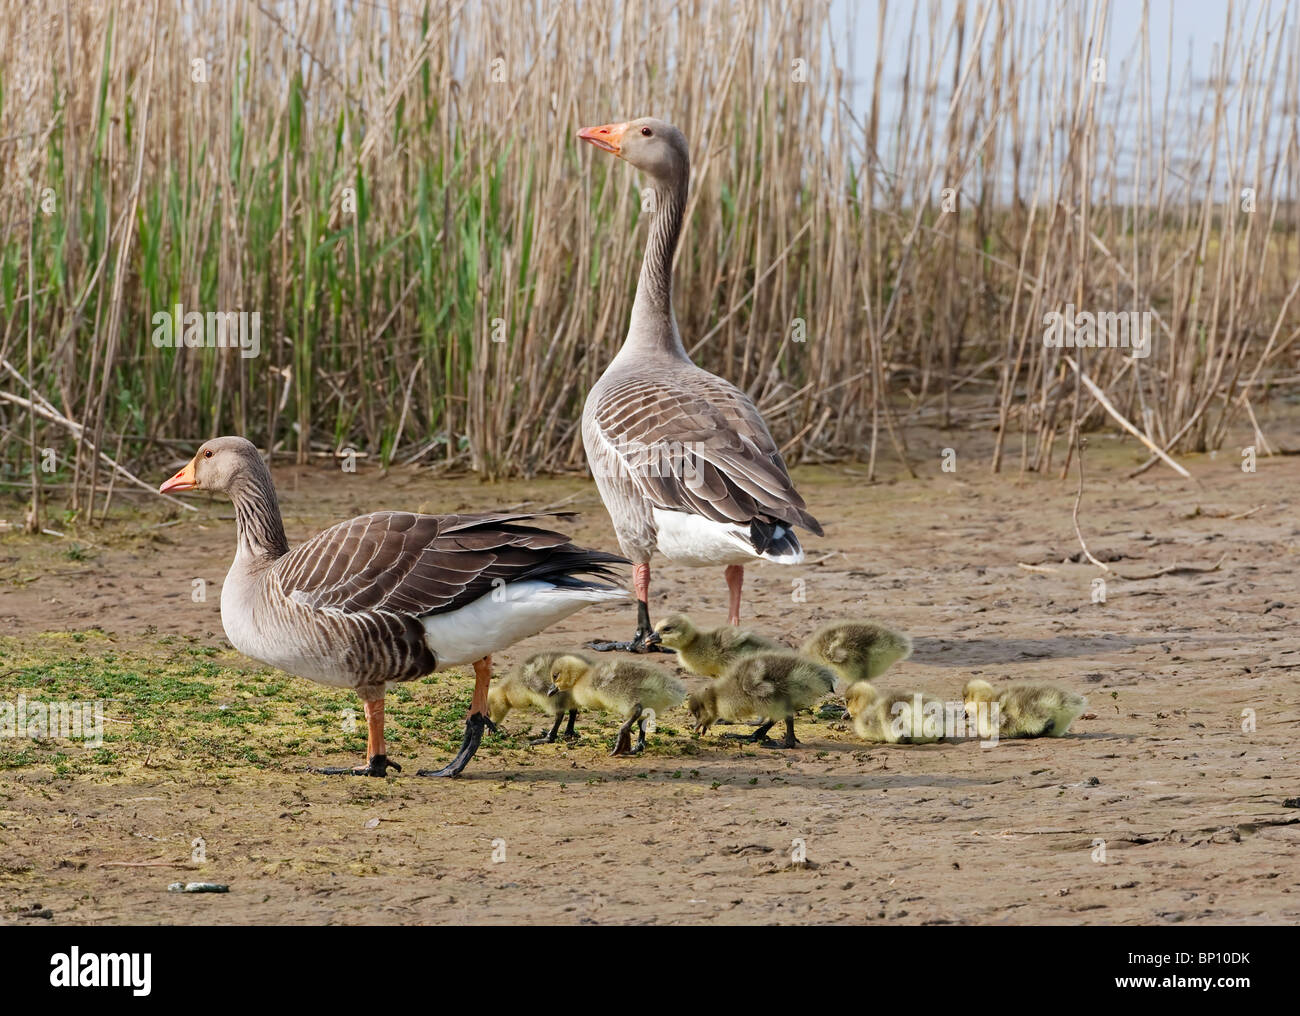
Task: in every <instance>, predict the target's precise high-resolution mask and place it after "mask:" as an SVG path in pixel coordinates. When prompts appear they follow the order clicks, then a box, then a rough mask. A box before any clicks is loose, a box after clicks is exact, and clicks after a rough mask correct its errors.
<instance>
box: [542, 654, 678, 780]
mask: <svg viewBox="0 0 1300 1016" xmlns="http://www.w3.org/2000/svg"><path fill="white" fill-rule="evenodd" d="M551 682H552V684H551V690H550V694H553V695H559V694H564V693H567V694H568V695H569V696H571V697H572V699H573V701H574V703H576V704H577V705H578V706H579V707H581V708H583V709H597V710H600V711H601V712H605V713H613V714H615V715H617V716H621V717H623V721H624V722H623V726H621V727H620V728H619V731H618V740H617V741H616V742H615V743H614V750H613V751H611V752H610V754H611V755H635V754H638V753H639V752H641V751H644V750H645V735H646V722H647V721H648V720H649V718H650V717H649V715H648V713H649V712H654V713H655V714H662V713H664V712H665V711H666V710H669V709H672V708H674V707H675V706H678V705H681V702H682V699H684V698H685V697H686V685H685V684H683V683H682V682H681V680H680V679H679V678H677V677H676V676H675V675H673V674H670V673H668V671H666V670H664V669H663V668H662V667H656V666H654V665H653V664H649V663H642V662H641V661H640V660H607V661H605V662H603V663H593V662H592V661H591V660H590V659H589V658H585V657H582V656H579V655H577V654H576V653H569V654H567V655H564V656H560V657H558V658H557V659H556V660H554V661H553V662H552V664H551ZM634 723H635V724H637V728H638V732H639V737H638V740H637V744H636V747H635V748H633V747H632V724H634Z"/></svg>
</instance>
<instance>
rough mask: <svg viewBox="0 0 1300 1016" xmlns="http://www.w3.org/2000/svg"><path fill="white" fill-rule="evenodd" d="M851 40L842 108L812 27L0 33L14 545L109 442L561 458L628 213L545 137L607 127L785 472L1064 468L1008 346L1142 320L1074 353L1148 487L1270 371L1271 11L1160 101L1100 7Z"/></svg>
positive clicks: (837, 78)
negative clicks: (1149, 473) (861, 79)
mask: <svg viewBox="0 0 1300 1016" xmlns="http://www.w3.org/2000/svg"><path fill="white" fill-rule="evenodd" d="M848 7H849V8H850V10H849V11H847V12H845V13H846V15H847V16H855V17H861V18H863V19H864V21H865V22H866V23H867V24H868V25H871V26H873V27H872V29H871V30H872V31H874V32H875V33H876V35H877V36H878V37H880V38H881V39H883V40H885V41H884V43H883V44H882V45H881V46H880V47H878V56H877V59H876V60H875V62H874V63H873V64H872V65H870V66H867V67H864V68H861V71H863V72H864V73H865V74H866V75H867V76H868V80H869V83H870V86H869V88H867V89H866V90H865V95H866V104H865V106H863V105H860V104H859V102H858V99H857V98H856V96H858V95H859V92H857V91H855V89H854V87H853V83H852V82H851V81H849V80H847V75H848V74H854V73H857V72H858V70H859V68H858V67H857V63H858V58H857V57H856V56H855V55H854V54H853V53H852V52H851V51H850V44H849V43H848V42H846V38H847V39H851V38H852V35H851V33H846V32H845V30H844V26H843V25H842V24H840V23H839V22H838V20H837V19H838V18H839V16H840V12H839V9H838V8H837V10H836V11H834V12H833V11H832V9H831V6H830V4H829V3H828V2H826V0H790V2H782V3H777V4H768V3H762V2H759V0H742V2H740V3H724V2H721V0H704V2H701V3H698V4H690V5H688V4H682V3H679V2H676V0H644V2H641V3H637V4H634V5H630V6H625V5H623V4H621V3H617V2H615V0H587V2H583V3H580V4H579V3H572V4H555V5H552V6H550V7H548V8H546V9H545V10H542V11H541V12H540V13H539V9H538V8H537V7H536V5H535V4H531V3H526V2H525V0H492V2H486V3H458V2H451V3H433V2H427V3H426V2H414V0H393V2H391V3H386V4H374V3H370V2H366V0H343V2H342V3H341V4H338V5H333V4H296V3H290V2H288V0H260V2H252V0H232V2H229V3H226V2H224V0H198V2H196V3H194V4H190V5H185V6H184V7H183V8H182V7H181V6H179V5H163V4H159V3H150V2H147V0H122V2H120V3H117V4H109V3H91V4H71V3H67V2H65V0H44V2H38V3H29V2H25V0H0V357H6V358H7V359H9V360H11V361H13V362H17V363H19V364H22V365H23V370H22V373H23V374H24V375H25V376H26V377H27V378H28V379H29V380H30V382H31V391H21V390H15V391H14V392H13V394H15V395H17V396H18V397H19V398H20V399H23V400H24V401H22V402H15V401H14V400H12V399H0V432H2V433H4V434H5V437H4V438H3V440H0V465H2V466H3V467H4V470H5V472H6V474H7V475H6V480H7V481H9V482H16V481H18V480H20V479H21V480H23V481H25V483H26V486H27V487H28V488H29V490H30V494H31V500H32V505H33V507H32V509H31V511H30V512H29V514H30V515H31V520H32V521H31V524H32V525H39V523H40V518H39V516H40V515H41V514H42V510H43V503H42V502H43V491H44V485H45V484H49V485H51V486H53V485H55V484H59V485H66V484H68V483H70V484H71V495H70V496H69V498H68V501H69V504H70V506H71V507H73V508H74V509H75V510H78V511H80V512H81V513H82V514H83V516H84V517H93V516H95V515H97V514H98V512H97V511H96V508H97V507H98V508H99V509H100V511H102V510H103V509H104V508H105V507H106V505H105V504H103V503H101V504H99V505H98V506H97V504H96V499H97V498H99V497H102V492H103V490H104V488H105V484H104V483H103V482H101V478H100V477H99V476H98V472H99V469H100V468H101V466H102V465H106V464H107V463H106V462H105V459H106V458H109V457H108V456H107V455H106V454H105V453H104V452H103V449H104V448H105V447H111V446H112V445H113V443H115V442H121V447H122V449H123V452H122V454H123V455H124V456H126V457H127V458H128V459H129V460H130V463H128V464H131V463H143V462H144V460H146V459H155V460H156V458H157V457H158V455H159V453H160V451H161V450H162V449H163V448H165V447H169V445H168V442H175V441H181V442H182V443H184V444H191V443H193V442H195V441H198V440H200V439H202V438H204V437H207V436H210V435H212V434H215V433H220V432H228V431H239V432H243V433H247V434H248V435H249V436H251V437H252V438H253V439H254V440H256V441H257V442H258V443H259V444H261V445H262V446H263V447H264V448H265V449H267V450H268V451H273V450H282V449H292V451H293V454H294V455H295V457H296V458H297V459H298V461H300V462H301V461H307V460H309V459H312V458H316V457H318V455H319V453H327V454H332V453H334V452H335V451H337V450H338V449H341V448H343V447H346V446H351V447H354V448H357V449H361V450H364V451H365V452H367V453H368V454H370V455H371V456H372V457H374V458H376V459H378V460H379V461H380V462H382V463H387V462H388V461H390V460H392V459H393V456H394V454H395V453H398V452H400V461H405V462H414V461H422V462H427V463H431V464H439V465H442V466H444V467H450V466H456V467H459V466H466V465H467V466H469V467H470V468H473V469H475V470H477V471H479V472H480V473H481V474H482V475H484V476H505V475H511V474H531V473H535V472H541V471H550V470H565V469H574V468H580V467H581V466H582V462H583V456H582V450H581V440H580V436H579V434H578V429H577V427H576V425H575V421H576V420H577V418H578V416H579V413H580V409H581V404H582V399H583V396H584V394H585V392H586V390H587V389H588V387H589V386H590V384H591V383H592V382H593V381H594V380H595V378H596V377H597V376H598V374H599V372H600V371H601V370H602V369H603V367H604V365H605V364H606V363H607V362H608V360H609V359H610V358H611V357H612V356H613V354H614V352H615V351H616V350H617V348H618V345H619V343H620V342H621V340H622V337H623V333H624V329H625V327H626V322H627V317H628V312H629V310H630V307H631V301H632V296H633V292H634V288H635V280H636V274H637V270H638V266H639V262H640V257H641V253H642V248H643V244H644V240H645V228H646V226H645V219H646V215H645V213H644V212H643V211H642V208H641V194H640V192H639V190H638V188H639V187H640V186H641V185H643V183H644V181H642V180H640V179H639V178H638V176H637V174H636V173H634V172H633V171H632V170H631V169H630V168H629V167H627V166H625V165H623V164H621V163H618V162H617V161H616V160H610V159H606V158H600V157H595V154H594V153H592V152H590V151H587V150H581V149H579V147H578V146H577V144H576V142H575V141H574V139H573V133H574V131H575V130H576V129H577V128H578V127H580V126H583V125H585V124H588V123H599V122H605V121H607V120H610V119H614V118H618V117H623V116H635V115H638V114H642V113H653V114H656V115H663V116H666V117H668V118H670V119H672V120H674V121H675V122H676V123H678V125H679V126H681V127H682V128H683V130H684V131H685V132H686V134H687V136H688V137H689V138H690V139H691V142H692V155H693V166H694V171H693V185H692V192H691V198H690V208H689V219H688V222H687V225H686V230H685V233H684V237H683V244H682V248H681V250H680V252H679V255H678V264H677V275H676V281H677V287H678V299H677V315H678V320H679V324H680V326H681V329H682V332H683V335H684V336H685V337H686V341H687V345H688V347H692V348H696V349H697V356H698V359H699V360H700V362H701V363H702V364H703V365H704V366H706V367H708V368H710V369H712V370H715V371H717V372H719V373H721V374H723V375H724V376H727V377H729V378H732V379H734V380H735V381H736V382H737V383H738V384H742V385H743V386H744V387H745V388H746V389H747V390H748V391H749V392H750V393H751V394H752V395H753V396H754V397H755V398H756V399H757V400H758V401H759V403H760V405H761V406H763V407H764V409H765V410H767V411H769V412H770V413H772V416H773V419H772V425H773V428H774V430H775V431H776V436H777V439H778V442H779V444H780V445H781V446H782V447H783V448H785V449H787V451H788V454H789V455H790V456H791V457H792V458H793V459H796V460H798V459H807V460H809V461H825V460H828V459H830V458H834V457H858V458H863V459H865V460H866V461H867V462H868V473H869V475H872V476H874V474H875V471H876V467H877V461H876V457H877V453H878V447H880V440H881V438H882V437H885V438H887V439H888V440H887V441H886V442H885V444H884V447H885V448H887V452H886V454H888V455H892V456H893V457H895V458H897V459H898V460H899V461H900V462H902V463H904V464H905V465H906V466H907V468H909V469H910V468H912V466H911V460H912V458H913V457H914V456H913V453H912V452H911V451H910V450H909V445H908V438H909V430H910V428H911V427H912V426H913V425H915V424H918V423H921V422H931V421H935V420H937V421H938V423H939V424H940V425H958V424H962V423H964V424H967V425H974V424H976V423H979V424H982V425H987V423H989V422H990V421H996V426H997V440H996V446H995V449H994V452H993V455H992V457H991V460H990V463H989V464H990V467H991V468H992V469H994V470H998V469H1001V468H1002V467H1003V465H1004V462H1005V461H1007V460H1010V461H1012V462H1018V468H1019V469H1021V470H1022V471H1023V470H1039V471H1046V470H1048V469H1050V468H1052V466H1053V464H1054V463H1053V459H1054V457H1057V458H1060V459H1061V461H1060V462H1057V463H1055V464H1056V465H1057V467H1058V468H1061V467H1062V466H1063V467H1064V468H1065V469H1068V468H1069V466H1070V463H1071V456H1072V454H1073V453H1072V450H1071V449H1072V447H1073V445H1074V442H1073V440H1071V435H1073V434H1075V433H1076V431H1082V432H1086V431H1087V430H1089V429H1092V428H1096V427H1100V426H1109V425H1110V421H1111V415H1110V413H1109V411H1108V410H1104V409H1103V408H1101V405H1100V404H1099V403H1098V401H1097V400H1095V399H1093V398H1092V397H1091V395H1090V392H1089V390H1088V389H1087V388H1086V386H1084V384H1083V383H1082V381H1081V379H1080V375H1079V374H1076V373H1075V372H1074V371H1072V370H1071V369H1070V368H1069V367H1068V365H1067V364H1066V362H1065V360H1064V359H1063V358H1062V355H1061V352H1060V351H1059V350H1055V349H1049V348H1046V347H1045V346H1044V344H1043V341H1042V339H1043V332H1044V316H1045V315H1046V314H1047V313H1049V312H1054V311H1060V310H1062V309H1063V308H1064V306H1065V305H1066V304H1067V303H1073V304H1074V305H1075V307H1076V308H1080V309H1089V310H1091V311H1094V312H1110V311H1116V312H1118V311H1130V310H1132V311H1150V312H1151V313H1152V315H1153V318H1154V320H1155V321H1156V322H1157V323H1158V330H1157V332H1156V335H1155V342H1154V349H1153V352H1152V356H1151V357H1150V359H1148V360H1144V361H1143V360H1134V359H1132V358H1131V357H1129V356H1127V355H1124V354H1123V353H1122V352H1121V351H1112V350H1096V349H1084V350H1078V351H1076V352H1075V357H1076V361H1077V362H1078V364H1079V367H1080V370H1081V371H1082V372H1084V373H1086V375H1087V377H1088V378H1089V379H1090V380H1091V381H1092V382H1093V383H1095V385H1096V386H1097V388H1098V389H1099V390H1100V391H1101V392H1103V393H1105V397H1106V399H1107V400H1108V401H1109V403H1110V405H1111V406H1112V407H1113V408H1114V410H1115V413H1117V414H1118V416H1119V417H1121V418H1123V419H1125V420H1127V421H1130V422H1132V423H1133V426H1134V428H1135V430H1137V431H1138V432H1139V433H1140V435H1141V437H1142V438H1144V439H1145V442H1148V443H1149V444H1150V445H1152V446H1155V447H1157V448H1159V450H1160V451H1161V452H1162V453H1163V454H1164V455H1166V456H1172V455H1175V454H1178V453H1179V452H1185V451H1195V450H1201V449H1206V448H1213V447H1219V446H1220V445H1221V444H1222V443H1223V442H1224V441H1225V440H1226V439H1227V435H1228V433H1229V429H1230V428H1231V427H1233V426H1234V425H1235V424H1238V423H1243V422H1244V423H1249V422H1250V420H1251V419H1252V418H1253V417H1254V415H1255V410H1256V409H1257V408H1258V405H1259V400H1260V399H1261V398H1266V397H1268V395H1269V393H1270V392H1271V391H1273V390H1274V388H1275V384H1273V383H1272V381H1273V379H1275V378H1281V379H1285V378H1293V377H1294V376H1295V375H1296V373H1297V366H1298V365H1300V349H1298V344H1297V339H1298V338H1300V301H1296V300H1294V299H1293V297H1294V295H1295V288H1294V286H1293V285H1292V283H1293V282H1294V279H1295V277H1296V275H1297V274H1300V256H1298V255H1300V247H1298V245H1297V242H1296V237H1297V226H1298V225H1300V202H1298V201H1297V185H1298V184H1300V178H1298V174H1297V170H1300V148H1298V144H1300V142H1298V139H1297V129H1296V120H1295V116H1296V110H1297V109H1300V55H1298V54H1300V31H1298V30H1300V26H1298V25H1297V19H1296V18H1295V16H1294V11H1293V10H1291V9H1289V8H1286V7H1283V8H1281V9H1279V8H1278V7H1277V6H1276V5H1274V6H1270V5H1268V4H1266V3H1246V4H1242V5H1240V6H1237V7H1234V8H1232V9H1231V10H1230V11H1228V12H1226V13H1225V17H1224V19H1223V23H1222V25H1221V26H1217V27H1216V28H1215V29H1214V32H1215V34H1216V36H1217V38H1218V40H1219V46H1218V51H1217V56H1216V60H1215V63H1214V65H1213V66H1212V67H1210V68H1208V76H1207V77H1206V80H1205V81H1203V82H1201V81H1194V80H1192V79H1193V78H1194V77H1196V76H1198V75H1201V74H1203V73H1204V71H1205V69H1204V68H1193V67H1190V66H1189V67H1175V66H1174V65H1173V64H1171V65H1170V66H1169V69H1168V70H1167V72H1166V80H1165V81H1164V82H1163V83H1162V82H1159V81H1158V80H1156V77H1155V75H1156V70H1155V67H1154V66H1153V63H1152V59H1151V51H1152V42H1151V40H1152V38H1153V36H1154V34H1155V33H1156V32H1162V33H1164V34H1166V35H1168V36H1169V37H1170V38H1172V22H1171V23H1170V24H1169V25H1167V26H1166V25H1153V24H1151V23H1149V20H1148V17H1149V15H1148V14H1146V13H1144V14H1143V18H1142V22H1141V26H1142V27H1141V32H1140V34H1139V36H1138V38H1137V39H1135V40H1134V41H1133V42H1132V43H1129V42H1128V41H1127V40H1115V39H1112V38H1111V37H1110V21H1111V8H1110V6H1109V4H1108V3H1107V2H1106V0H1093V2H1090V3H1085V4H1078V5H1075V4H1065V3H1060V4H1056V3H1053V4H1047V5H1042V6H1026V5H1021V4H1016V3H1013V2H1011V0H966V2H963V3H960V4H957V5H956V6H955V7H953V6H951V5H947V6H946V5H943V4H940V3H938V2H937V0H930V2H927V3H925V4H915V5H912V6H911V7H907V6H905V5H904V6H888V5H885V4H883V3H881V4H878V5H877V6H876V7H875V8H874V9H868V10H865V11H863V12H861V13H860V14H859V13H855V10H853V9H852V8H853V5H848ZM1171 17H1172V15H1171ZM506 40H508V42H507V41H506ZM42 43H48V44H42ZM886 47H890V49H891V52H898V53H899V54H900V56H899V59H898V61H897V63H887V62H886V60H885V59H884V52H885V49H886ZM1102 56H1104V57H1106V58H1107V61H1108V62H1107V66H1106V68H1105V72H1104V75H1103V78H1104V80H1097V79H1096V76H1095V74H1094V68H1093V64H1092V61H1093V60H1094V59H1096V58H1099V57H1102ZM195 61H199V63H197V64H196V63H195ZM899 64H901V73H898V80H897V81H894V80H892V78H893V76H894V74H895V72H896V70H897V67H898V65H899ZM200 72H201V73H200ZM196 75H197V76H198V77H199V78H200V79H201V80H196ZM1160 94H1163V96H1164V98H1163V100H1161V101H1160V104H1159V105H1157V96H1158V95H1160ZM1246 189H1253V190H1254V192H1255V199H1254V203H1253V205H1252V209H1253V210H1248V209H1247V208H1246V207H1244V206H1243V202H1242V200H1241V192H1242V191H1243V190H1246ZM177 303H180V304H182V305H183V306H184V307H185V308H186V309H189V310H201V311H208V310H211V311H235V312H238V311H257V312H258V313H259V314H260V315H261V318H260V321H261V350H260V355H259V356H257V357H251V358H244V357H242V356H241V355H240V351H239V350H237V349H204V348H179V349H158V348H156V347H155V346H154V345H153V343H152V341H151V334H152V330H153V327H154V325H153V320H154V315H155V314H157V313H158V312H160V311H164V310H167V309H169V308H171V307H173V306H174V305H175V304H177ZM801 337H802V338H803V339H804V341H802V342H801V341H798V339H799V338H801ZM990 380H991V381H992V383H984V382H986V381H990ZM5 383H6V384H8V383H11V379H10V378H8V377H6V380H5ZM1282 383H1293V382H1282ZM1248 392H1249V393H1250V399H1249V400H1247V398H1246V394H1247V393H1248ZM37 394H39V395H40V399H38V398H37V397H36V395H37ZM42 400H44V401H42ZM56 406H57V407H58V408H57V417H53V416H51V415H50V414H49V413H48V412H45V411H44V410H45V409H47V408H53V407H56ZM70 424H73V425H75V426H69V425H70ZM18 433H21V434H23V435H24V440H23V441H21V442H19V441H17V440H11V439H10V435H12V434H18ZM45 447H53V448H55V449H56V451H57V452H58V457H59V461H60V470H59V471H58V473H57V474H56V475H53V476H46V475H44V474H39V470H38V469H37V458H36V451H37V450H39V449H42V448H45ZM1062 449H1063V451H1064V454H1063V455H1058V452H1060V451H1061V450H1062ZM112 458H114V459H115V458H116V456H114V457H112ZM1153 461H1155V459H1153ZM110 468H112V467H110ZM121 468H123V469H126V468H127V465H122V467H121ZM28 471H30V475H27V474H28ZM114 475H118V474H117V472H116V470H115V473H114ZM121 475H122V479H123V480H124V481H125V480H126V475H125V474H121ZM109 487H110V488H111V483H110V484H109ZM60 489H64V488H62V487H61V488H60Z"/></svg>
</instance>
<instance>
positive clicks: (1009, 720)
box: [961, 680, 1088, 737]
mask: <svg viewBox="0 0 1300 1016" xmlns="http://www.w3.org/2000/svg"><path fill="white" fill-rule="evenodd" d="M961 697H962V701H964V702H965V703H966V713H967V715H971V716H974V715H975V714H976V713H977V712H978V711H979V706H980V704H981V703H986V704H987V703H992V702H996V703H997V704H998V716H999V722H1000V726H999V729H998V736H999V737H1064V736H1065V734H1066V732H1067V731H1068V730H1069V729H1070V724H1071V723H1073V722H1074V721H1075V720H1077V719H1078V718H1079V716H1080V715H1082V713H1083V711H1084V710H1085V709H1087V708H1088V700H1087V699H1086V698H1084V697H1083V696H1082V695H1076V694H1075V693H1074V692H1072V691H1066V690H1065V689H1064V688H1058V687H1056V686H1055V685H1051V684H1009V685H1007V686H1006V687H1005V688H1003V689H1002V691H1001V692H998V691H996V690H995V689H994V688H993V685H991V684H989V683H988V682H987V681H980V680H973V681H967V682H966V687H965V688H963V689H962V692H961ZM980 733H981V735H984V736H987V732H985V731H980Z"/></svg>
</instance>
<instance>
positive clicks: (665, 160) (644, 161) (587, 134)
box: [578, 116, 690, 180]
mask: <svg viewBox="0 0 1300 1016" xmlns="http://www.w3.org/2000/svg"><path fill="white" fill-rule="evenodd" d="M578 137H580V138H581V139H582V140H583V141H587V142H590V143H591V144H593V145H595V146H596V147H597V148H599V149H601V150H602V151H606V152H609V153H611V154H613V155H617V156H618V157H619V158H620V159H622V160H623V161H624V162H630V163H631V164H632V165H633V166H635V167H636V168H637V169H639V170H641V171H642V172H644V173H648V174H650V175H651V176H652V177H654V178H655V179H656V180H675V179H678V178H679V177H682V176H684V175H685V174H686V172H687V171H688V170H689V168H690V149H689V148H688V146H687V144H686V136H685V135H684V134H682V132H681V131H679V130H678V129H677V128H676V127H674V126H673V125H672V124H670V123H665V122H664V121H663V120H656V119H655V118H654V117H652V116H643V117H640V118H639V119H636V120H629V121H627V123H607V124H603V125H602V126H600V127H584V128H583V129H582V130H580V131H578Z"/></svg>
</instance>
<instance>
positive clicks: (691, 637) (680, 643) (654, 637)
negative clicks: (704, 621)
mask: <svg viewBox="0 0 1300 1016" xmlns="http://www.w3.org/2000/svg"><path fill="white" fill-rule="evenodd" d="M699 634H700V632H699V629H698V628H696V627H695V625H693V624H691V620H690V618H688V617H687V616H686V615H685V614H672V615H670V616H668V617H665V618H663V619H662V620H661V621H660V622H659V623H658V624H657V625H655V630H654V631H652V632H651V633H650V637H649V638H648V639H647V640H646V641H648V642H649V643H650V644H651V645H652V646H658V645H663V646H667V647H668V648H669V649H685V648H686V647H687V646H689V645H690V644H691V643H692V642H694V641H695V639H696V638H697V637H698V636H699Z"/></svg>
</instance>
